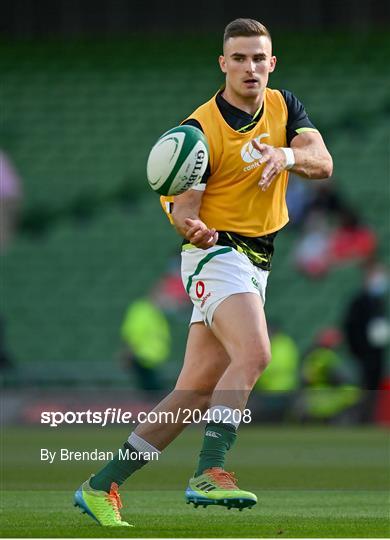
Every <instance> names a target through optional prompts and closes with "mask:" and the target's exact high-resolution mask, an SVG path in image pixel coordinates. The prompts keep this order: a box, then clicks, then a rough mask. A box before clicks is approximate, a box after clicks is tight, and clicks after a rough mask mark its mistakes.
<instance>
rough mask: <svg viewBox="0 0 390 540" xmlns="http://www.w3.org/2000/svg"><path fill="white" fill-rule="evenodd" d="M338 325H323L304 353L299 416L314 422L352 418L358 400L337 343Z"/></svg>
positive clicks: (358, 395) (341, 338)
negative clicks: (301, 406) (301, 398)
mask: <svg viewBox="0 0 390 540" xmlns="http://www.w3.org/2000/svg"><path fill="white" fill-rule="evenodd" d="M342 340H343V336H342V333H341V331H340V330H339V329H338V328H334V327H329V328H323V329H322V330H320V331H319V332H318V334H317V336H316V337H315V339H314V342H313V345H312V346H311V347H310V348H309V351H308V352H307V354H306V355H305V356H304V358H303V361H302V366H301V377H302V384H303V408H302V412H301V413H302V416H303V418H304V419H307V420H315V421H325V422H329V421H345V420H346V419H349V420H353V414H354V409H353V407H354V406H355V405H356V404H357V403H358V401H359V399H360V391H359V388H358V387H357V386H356V385H355V384H354V381H353V377H352V376H351V374H350V373H349V369H348V365H347V364H346V362H345V359H344V356H343V354H342V351H341V348H340V345H341V343H342Z"/></svg>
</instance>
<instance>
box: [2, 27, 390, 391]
mask: <svg viewBox="0 0 390 540" xmlns="http://www.w3.org/2000/svg"><path fill="white" fill-rule="evenodd" d="M294 39H295V41H294ZM367 39H369V38H367ZM372 39H373V40H374V42H375V43H376V44H377V45H378V43H379V44H382V50H384V52H385V51H386V50H388V49H386V48H385V38H383V43H382V42H381V37H380V36H379V37H378V36H377V37H376V38H375V39H374V38H372ZM340 42H342V39H341V38H340V37H339V38H337V39H336V38H335V39H334V41H333V42H332V41H331V40H330V39H329V38H325V37H324V38H323V39H322V41H321V39H318V43H317V45H316V52H317V55H316V56H315V57H312V56H310V57H309V59H308V65H306V63H305V58H304V54H305V45H304V40H303V39H301V38H299V37H298V38H292V40H290V42H289V47H288V48H287V47H286V48H285V50H283V46H284V44H283V43H282V44H281V45H280V49H281V50H283V54H282V56H281V58H280V62H279V68H278V71H276V72H275V74H274V75H273V76H272V80H271V86H273V87H281V88H288V89H289V90H291V91H293V92H294V93H295V94H297V95H298V96H299V97H300V98H301V99H302V101H303V102H304V103H305V104H306V106H307V108H308V110H309V111H310V115H311V118H312V120H313V122H314V123H315V124H316V125H318V127H319V128H320V129H321V130H322V131H323V132H324V135H325V137H326V139H327V141H328V142H329V147H330V149H331V151H332V153H333V156H334V161H335V177H336V178H337V182H338V184H339V185H340V188H341V189H342V191H343V193H344V194H345V195H346V196H347V198H348V199H349V200H350V201H351V202H352V203H353V204H354V205H355V207H357V208H358V210H359V211H360V213H361V214H362V216H363V219H364V220H365V221H366V222H367V223H369V224H370V225H371V226H372V227H373V228H374V229H375V230H376V231H377V233H378V236H379V242H380V245H381V246H382V254H383V256H384V258H385V259H386V260H387V261H388V262H389V254H388V252H386V250H385V249H384V246H385V245H386V244H385V237H386V234H388V232H389V223H388V220H387V219H386V217H385V216H386V215H387V213H386V210H387V206H388V202H389V201H388V196H387V197H386V196H385V193H388V173H389V171H388V122H389V114H390V106H389V101H388V95H387V89H388V88H389V82H390V80H389V75H388V74H386V73H385V71H384V70H383V68H382V69H381V70H377V69H376V68H377V65H378V63H379V60H376V59H375V55H374V54H373V53H372V52H371V53H369V57H368V58H365V59H364V60H362V61H361V62H360V61H359V60H358V58H359V51H361V49H359V47H358V46H357V45H356V47H355V48H354V47H351V48H350V49H348V50H347V51H345V50H343V52H342V53H340V54H339V55H338V51H339V49H338V47H339V45H340ZM363 45H364V42H363ZM363 45H361V47H363ZM145 50H146V53H145V52H143V55H142V58H140V57H138V56H137V48H136V44H135V43H133V42H131V41H129V42H126V43H120V42H118V43H116V42H113V43H111V44H110V45H105V44H104V43H89V44H88V43H87V44H73V45H72V44H69V45H68V46H66V45H59V44H57V45H53V44H40V43H37V44H35V45H34V44H29V45H27V44H23V43H21V44H19V45H18V46H13V44H5V46H4V51H3V52H4V55H3V60H2V63H1V64H0V65H1V70H2V74H3V77H2V79H3V80H2V86H1V89H0V97H1V100H2V102H3V103H4V104H5V108H4V115H3V122H2V127H1V132H0V136H1V145H2V147H3V149H5V150H6V151H7V152H8V154H9V156H10V157H11V159H12V160H13V162H14V163H15V165H16V167H17V169H18V171H19V172H20V175H21V177H22V179H23V190H24V208H23V217H22V222H21V227H20V230H19V235H18V237H17V239H16V240H15V241H14V244H13V245H12V246H11V247H10V248H9V249H8V251H7V253H6V255H4V256H3V257H2V273H3V278H2V297H3V301H2V307H1V314H2V316H3V317H4V319H5V320H6V321H7V343H8V348H9V349H10V351H11V353H12V356H13V357H14V358H15V361H16V362H17V363H18V364H19V365H20V366H21V369H20V374H21V376H22V377H23V373H24V374H25V376H27V375H26V374H29V375H28V376H33V375H31V374H33V373H34V369H32V366H35V367H36V368H37V369H38V368H39V374H40V376H39V378H38V379H39V381H44V380H48V378H51V379H53V377H54V378H55V377H58V378H62V380H64V373H68V375H69V380H71V381H73V382H77V381H79V382H80V381H83V382H85V381H86V380H88V377H90V376H91V374H90V369H91V368H90V366H96V370H95V368H93V370H94V373H95V375H96V374H99V373H100V374H101V377H103V379H105V380H108V381H109V380H112V381H113V383H115V384H117V383H118V381H120V380H121V376H120V369H119V367H118V366H119V362H118V360H117V359H116V358H117V357H116V355H117V353H118V350H119V348H120V342H119V325H120V321H121V317H122V315H123V313H124V310H125V308H126V306H127V305H128V303H129V302H130V301H131V300H132V299H134V298H136V297H137V296H140V295H142V294H145V293H146V292H147V290H148V289H149V288H150V287H151V286H152V285H153V283H154V282H155V281H156V280H157V279H158V277H159V276H160V275H161V273H162V272H163V271H164V269H165V265H166V261H167V258H168V256H169V255H170V254H171V253H172V252H173V251H174V250H175V248H176V247H178V245H179V239H178V238H177V237H176V235H175V233H174V232H173V230H171V228H170V227H169V225H168V222H167V221H166V218H165V217H164V216H163V215H162V213H161V212H160V207H159V203H158V198H157V197H156V196H155V195H154V194H152V193H150V192H149V191H148V189H147V187H146V182H145V162H146V157H147V153H148V150H149V148H150V147H151V145H152V143H153V142H154V140H155V139H156V138H157V137H158V136H159V135H160V134H161V133H162V132H163V131H165V130H167V129H169V128H170V127H173V126H174V125H176V124H178V123H179V122H180V121H181V120H182V119H183V118H185V117H186V115H187V114H188V113H190V112H191V111H192V110H193V109H194V107H195V106H197V104H199V103H201V102H202V101H205V100H206V99H207V98H208V97H209V96H211V95H212V94H213V93H214V92H215V91H216V89H217V88H218V86H219V85H220V84H221V82H222V77H221V75H220V74H219V73H218V69H217V68H215V69H214V67H213V62H214V61H215V54H214V53H215V41H214V40H213V39H210V40H209V41H207V40H206V41H205V43H203V45H201V47H200V49H197V48H194V41H191V40H187V41H186V40H184V41H183V42H182V44H181V46H180V51H178V50H177V47H175V43H174V42H173V41H172V40H171V41H170V40H166V41H165V42H164V43H163V46H162V47H160V46H159V44H158V43H157V42H156V43H154V44H153V43H152V44H149V46H148V47H146V49H145ZM297 52H298V54H300V55H302V62H300V61H299V63H298V60H299V59H298V60H297V57H296V55H297ZM157 54H158V59H157V58H156V55H157ZM188 55H191V57H192V58H193V61H194V64H193V65H192V66H191V68H190V67H189V65H188ZM370 62H371V63H370ZM374 156H375V158H374ZM295 234H296V233H294V231H292V230H291V231H290V230H289V231H287V232H286V233H285V234H280V235H279V238H278V241H277V250H276V255H275V262H274V270H273V272H272V274H273V275H272V279H271V280H270V285H269V290H268V299H267V313H268V315H269V316H270V318H271V319H274V320H277V321H279V322H280V323H281V324H282V325H283V327H284V328H285V329H286V331H287V332H290V333H291V334H292V335H294V337H295V338H296V339H297V341H298V344H299V345H300V347H301V348H302V350H303V349H304V348H305V347H307V345H308V344H309V342H310V341H311V339H312V337H313V335H314V334H315V333H316V331H317V330H318V329H319V328H320V327H322V326H324V325H326V324H335V323H337V322H338V320H339V318H340V313H341V311H342V309H343V306H344V304H345V302H346V300H347V299H348V298H349V296H350V295H351V294H352V292H353V291H354V290H355V288H356V287H357V286H358V283H359V272H358V269H357V268H356V266H349V267H346V268H343V269H340V270H337V271H334V272H332V273H331V274H330V275H329V276H328V277H326V278H325V279H323V280H322V281H321V282H314V283H312V282H308V281H307V280H306V279H305V278H303V277H301V276H298V275H297V274H296V273H295V272H294V270H293V269H292V265H291V255H290V252H291V246H292V244H293V241H294V237H295V236H294V235H295ZM308 296H310V298H311V299H312V302H311V303H310V304H308V303H306V302H305V298H306V297H308ZM291 313H293V314H294V316H293V317H291ZM173 324H174V335H175V349H174V359H173V360H174V361H175V362H176V363H174V366H175V368H174V369H173V371H175V370H176V369H177V366H178V365H179V362H180V359H181V358H180V357H181V352H182V350H183V347H184V339H185V334H186V323H185V321H182V322H181V323H180V322H178V321H177V320H176V321H173ZM23 366H26V368H25V370H24V368H23ZM99 366H100V367H99ZM113 366H114V367H113ZM49 374H50V377H49ZM53 374H54V375H53ZM55 374H56V375H55ZM96 376H98V375H96ZM45 377H46V379H45ZM99 377H100V375H99Z"/></svg>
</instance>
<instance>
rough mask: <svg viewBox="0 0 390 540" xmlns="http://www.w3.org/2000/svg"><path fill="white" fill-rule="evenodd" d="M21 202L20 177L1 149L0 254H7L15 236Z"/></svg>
mask: <svg viewBox="0 0 390 540" xmlns="http://www.w3.org/2000/svg"><path fill="white" fill-rule="evenodd" d="M21 202H22V187H21V179H20V176H19V175H18V173H17V172H16V169H15V167H14V165H13V164H12V162H11V160H10V158H9V157H8V156H7V155H6V153H5V152H4V151H3V150H1V149H0V254H2V253H5V251H6V249H7V248H8V246H9V244H10V243H11V241H12V238H13V236H14V234H15V230H16V226H17V222H18V217H19V211H20V205H21Z"/></svg>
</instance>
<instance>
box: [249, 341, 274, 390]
mask: <svg viewBox="0 0 390 540" xmlns="http://www.w3.org/2000/svg"><path fill="white" fill-rule="evenodd" d="M270 362H271V347H270V346H269V345H267V346H261V347H258V348H257V350H256V349H255V350H251V351H250V352H248V353H247V355H246V361H245V364H244V366H243V369H244V372H245V374H246V379H247V383H248V386H249V387H253V386H254V385H255V384H256V381H257V379H258V378H259V377H260V375H261V374H262V373H263V371H264V370H265V369H266V367H267V366H268V364H269V363H270Z"/></svg>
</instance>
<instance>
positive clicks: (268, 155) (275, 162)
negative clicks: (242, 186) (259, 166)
mask: <svg viewBox="0 0 390 540" xmlns="http://www.w3.org/2000/svg"><path fill="white" fill-rule="evenodd" d="M252 145H253V146H254V148H256V150H258V151H259V152H261V154H262V157H261V158H260V159H259V163H265V164H266V165H265V167H264V169H263V172H262V174H261V178H260V180H259V186H260V187H261V189H262V190H263V191H265V190H266V189H268V188H269V186H270V185H271V184H272V181H273V180H274V178H275V177H276V176H278V174H280V173H281V172H282V171H283V170H284V169H285V167H286V156H285V153H284V152H283V150H281V149H280V148H276V147H275V146H270V145H269V144H261V143H258V142H257V141H252Z"/></svg>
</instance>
